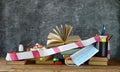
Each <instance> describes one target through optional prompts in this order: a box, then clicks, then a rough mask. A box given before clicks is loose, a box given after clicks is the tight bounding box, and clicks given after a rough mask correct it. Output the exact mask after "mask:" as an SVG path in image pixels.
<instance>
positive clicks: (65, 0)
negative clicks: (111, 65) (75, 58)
mask: <svg viewBox="0 0 120 72" xmlns="http://www.w3.org/2000/svg"><path fill="white" fill-rule="evenodd" d="M119 15H120V2H119V0H0V57H5V55H6V53H7V52H9V51H18V45H19V44H23V45H24V47H27V46H31V45H34V44H35V43H37V42H38V43H42V44H44V45H46V41H47V36H48V33H50V32H51V31H52V29H53V28H54V27H55V26H56V25H61V24H62V25H65V24H70V25H71V26H73V30H72V33H71V34H72V35H79V36H80V37H81V39H83V40H84V39H87V38H89V37H92V36H94V35H96V34H99V32H100V30H101V27H102V24H104V25H105V27H106V33H109V34H113V38H112V40H111V41H110V44H111V57H112V58H118V59H120V52H119V51H120V44H119V43H120V17H119Z"/></svg>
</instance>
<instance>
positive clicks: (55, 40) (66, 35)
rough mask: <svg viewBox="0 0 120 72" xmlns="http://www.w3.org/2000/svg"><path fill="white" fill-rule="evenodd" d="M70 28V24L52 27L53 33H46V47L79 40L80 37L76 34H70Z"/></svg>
mask: <svg viewBox="0 0 120 72" xmlns="http://www.w3.org/2000/svg"><path fill="white" fill-rule="evenodd" d="M72 28H73V27H72V26H70V25H65V26H64V27H63V26H62V25H61V26H56V27H55V28H54V29H53V32H54V33H52V32H51V33H49V35H48V40H47V47H51V46H59V45H64V44H68V43H72V42H76V41H80V37H79V36H78V35H75V36H70V33H71V31H72Z"/></svg>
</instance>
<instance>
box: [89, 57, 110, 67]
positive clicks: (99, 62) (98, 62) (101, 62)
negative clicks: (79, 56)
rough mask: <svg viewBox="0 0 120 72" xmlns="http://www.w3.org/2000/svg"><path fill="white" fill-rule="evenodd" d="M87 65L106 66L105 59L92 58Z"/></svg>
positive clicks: (106, 60)
mask: <svg viewBox="0 0 120 72" xmlns="http://www.w3.org/2000/svg"><path fill="white" fill-rule="evenodd" d="M88 64H89V65H108V58H107V57H92V58H90V59H89V62H88Z"/></svg>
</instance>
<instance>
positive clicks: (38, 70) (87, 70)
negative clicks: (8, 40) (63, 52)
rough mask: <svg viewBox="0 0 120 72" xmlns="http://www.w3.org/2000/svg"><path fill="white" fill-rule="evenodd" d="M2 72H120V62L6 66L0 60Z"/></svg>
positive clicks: (2, 60) (0, 70)
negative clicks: (91, 64) (97, 64)
mask: <svg viewBox="0 0 120 72" xmlns="http://www.w3.org/2000/svg"><path fill="white" fill-rule="evenodd" d="M0 72H120V61H110V62H109V65H108V66H89V65H82V66H79V67H77V66H66V65H6V63H5V60H4V59H0Z"/></svg>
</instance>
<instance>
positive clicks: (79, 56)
mask: <svg viewBox="0 0 120 72" xmlns="http://www.w3.org/2000/svg"><path fill="white" fill-rule="evenodd" d="M97 52H98V50H97V49H96V48H95V47H94V46H93V45H89V46H86V47H84V48H82V49H80V50H79V51H77V52H76V53H74V54H73V55H71V56H70V57H71V59H72V61H73V62H74V63H75V64H76V65H77V66H80V65H81V64H83V63H84V62H85V61H87V60H88V59H90V58H91V57H92V56H94V55H95V54H96V53H97Z"/></svg>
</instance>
